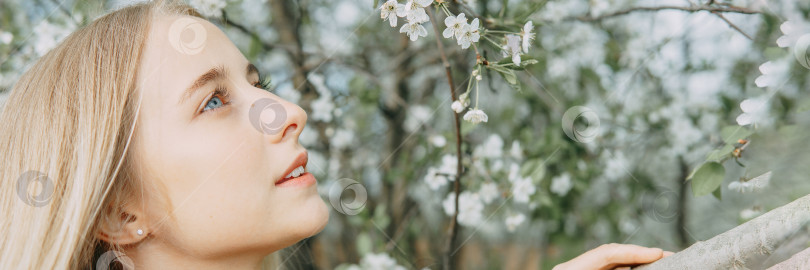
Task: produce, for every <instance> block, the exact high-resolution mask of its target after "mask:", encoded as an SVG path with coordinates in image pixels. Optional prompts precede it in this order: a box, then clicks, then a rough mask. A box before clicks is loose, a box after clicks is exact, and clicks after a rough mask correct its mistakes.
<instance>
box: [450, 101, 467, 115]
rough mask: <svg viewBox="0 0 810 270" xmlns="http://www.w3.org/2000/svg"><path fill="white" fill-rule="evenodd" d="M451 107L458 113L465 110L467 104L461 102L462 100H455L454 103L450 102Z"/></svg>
mask: <svg viewBox="0 0 810 270" xmlns="http://www.w3.org/2000/svg"><path fill="white" fill-rule="evenodd" d="M450 108H451V109H453V111H454V112H456V113H461V112H463V111H464V109H465V108H467V106H464V104H461V101H458V100H456V101H453V104H450Z"/></svg>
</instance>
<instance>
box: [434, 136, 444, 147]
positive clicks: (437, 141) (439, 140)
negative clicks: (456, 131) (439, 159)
mask: <svg viewBox="0 0 810 270" xmlns="http://www.w3.org/2000/svg"><path fill="white" fill-rule="evenodd" d="M430 143H432V144H433V146H436V147H444V146H445V145H446V144H447V139H446V138H444V136H442V135H433V136H430Z"/></svg>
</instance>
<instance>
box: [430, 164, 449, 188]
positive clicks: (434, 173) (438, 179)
mask: <svg viewBox="0 0 810 270" xmlns="http://www.w3.org/2000/svg"><path fill="white" fill-rule="evenodd" d="M424 181H425V184H427V185H428V187H429V188H430V189H431V190H439V188H441V187H443V186H444V185H446V184H447V182H448V180H447V176H445V175H441V174H439V171H438V170H436V168H434V167H430V168H428V171H427V174H425V179H424Z"/></svg>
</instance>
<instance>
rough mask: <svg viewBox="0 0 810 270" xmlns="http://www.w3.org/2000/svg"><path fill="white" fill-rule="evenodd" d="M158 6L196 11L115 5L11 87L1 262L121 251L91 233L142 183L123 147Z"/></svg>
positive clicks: (72, 265)
mask: <svg viewBox="0 0 810 270" xmlns="http://www.w3.org/2000/svg"><path fill="white" fill-rule="evenodd" d="M159 14H166V15H190V16H197V17H201V15H200V14H199V13H198V12H197V11H196V10H194V9H193V8H192V7H190V6H188V5H185V4H182V3H175V2H173V1H169V2H167V1H157V2H149V3H141V4H136V5H132V6H128V7H125V8H122V9H119V10H117V11H113V12H111V13H109V14H107V15H104V16H102V17H100V18H98V19H96V20H95V21H93V22H92V23H90V24H89V25H87V26H86V27H84V28H82V29H79V30H77V31H75V32H74V33H72V34H70V35H69V36H68V37H67V38H65V40H64V41H62V42H61V43H60V44H59V45H58V46H57V47H56V48H54V49H53V50H51V51H50V52H48V53H47V54H45V55H44V56H43V57H42V58H41V59H39V60H38V61H37V62H36V63H35V64H34V65H33V66H32V67H31V68H30V69H29V70H28V71H27V72H25V74H23V75H22V76H21V78H20V79H19V81H17V82H16V84H15V85H14V87H12V89H11V93H10V95H9V97H8V100H6V102H5V105H4V106H3V108H2V109H3V110H2V113H1V114H0V180H2V181H0V192H2V193H1V194H0V269H93V268H95V267H96V265H95V264H96V260H98V259H99V258H98V257H99V256H100V255H101V254H102V253H105V252H107V251H109V250H114V251H116V252H123V250H122V249H121V247H120V246H115V245H110V244H108V243H106V242H104V241H102V240H100V239H98V238H97V237H96V236H97V235H98V232H99V228H100V226H102V224H107V223H106V222H110V221H116V220H120V219H121V215H122V214H123V213H122V212H121V209H122V206H123V205H124V204H125V203H131V202H130V200H131V199H132V198H134V197H135V196H137V194H138V193H137V192H142V191H143V188H144V187H143V186H142V183H141V182H140V181H137V177H135V175H137V174H136V173H134V172H136V171H137V170H135V169H134V168H135V167H136V164H134V160H133V157H132V154H130V155H127V149H128V147H129V142H130V140H131V137H132V135H133V134H134V133H135V132H134V130H135V129H134V128H135V119H137V108H138V106H139V103H140V102H139V100H138V98H139V95H138V94H137V91H136V87H137V85H136V80H137V75H138V74H137V73H138V68H139V62H140V59H141V57H142V54H143V48H144V44H145V42H146V39H147V35H148V33H149V27H150V23H151V21H152V19H153V18H154V16H156V15H159ZM32 183H38V184H39V185H38V186H37V185H35V184H32ZM36 188H39V189H36ZM32 189H34V191H32ZM32 194H33V195H32ZM276 254H277V253H274V254H272V255H270V256H267V257H266V258H265V260H264V262H265V267H269V266H270V265H272V264H273V263H275V262H276V261H278V260H277V255H276ZM105 267H106V266H105Z"/></svg>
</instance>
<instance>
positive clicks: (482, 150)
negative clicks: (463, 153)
mask: <svg viewBox="0 0 810 270" xmlns="http://www.w3.org/2000/svg"><path fill="white" fill-rule="evenodd" d="M473 156H475V157H483V158H490V159H495V158H500V157H502V156H503V138H501V136H499V135H498V134H494V133H493V134H490V135H489V137H487V139H486V140H485V141H484V142H483V143H481V144H480V145H478V146H476V147H475V150H474V151H473Z"/></svg>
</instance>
